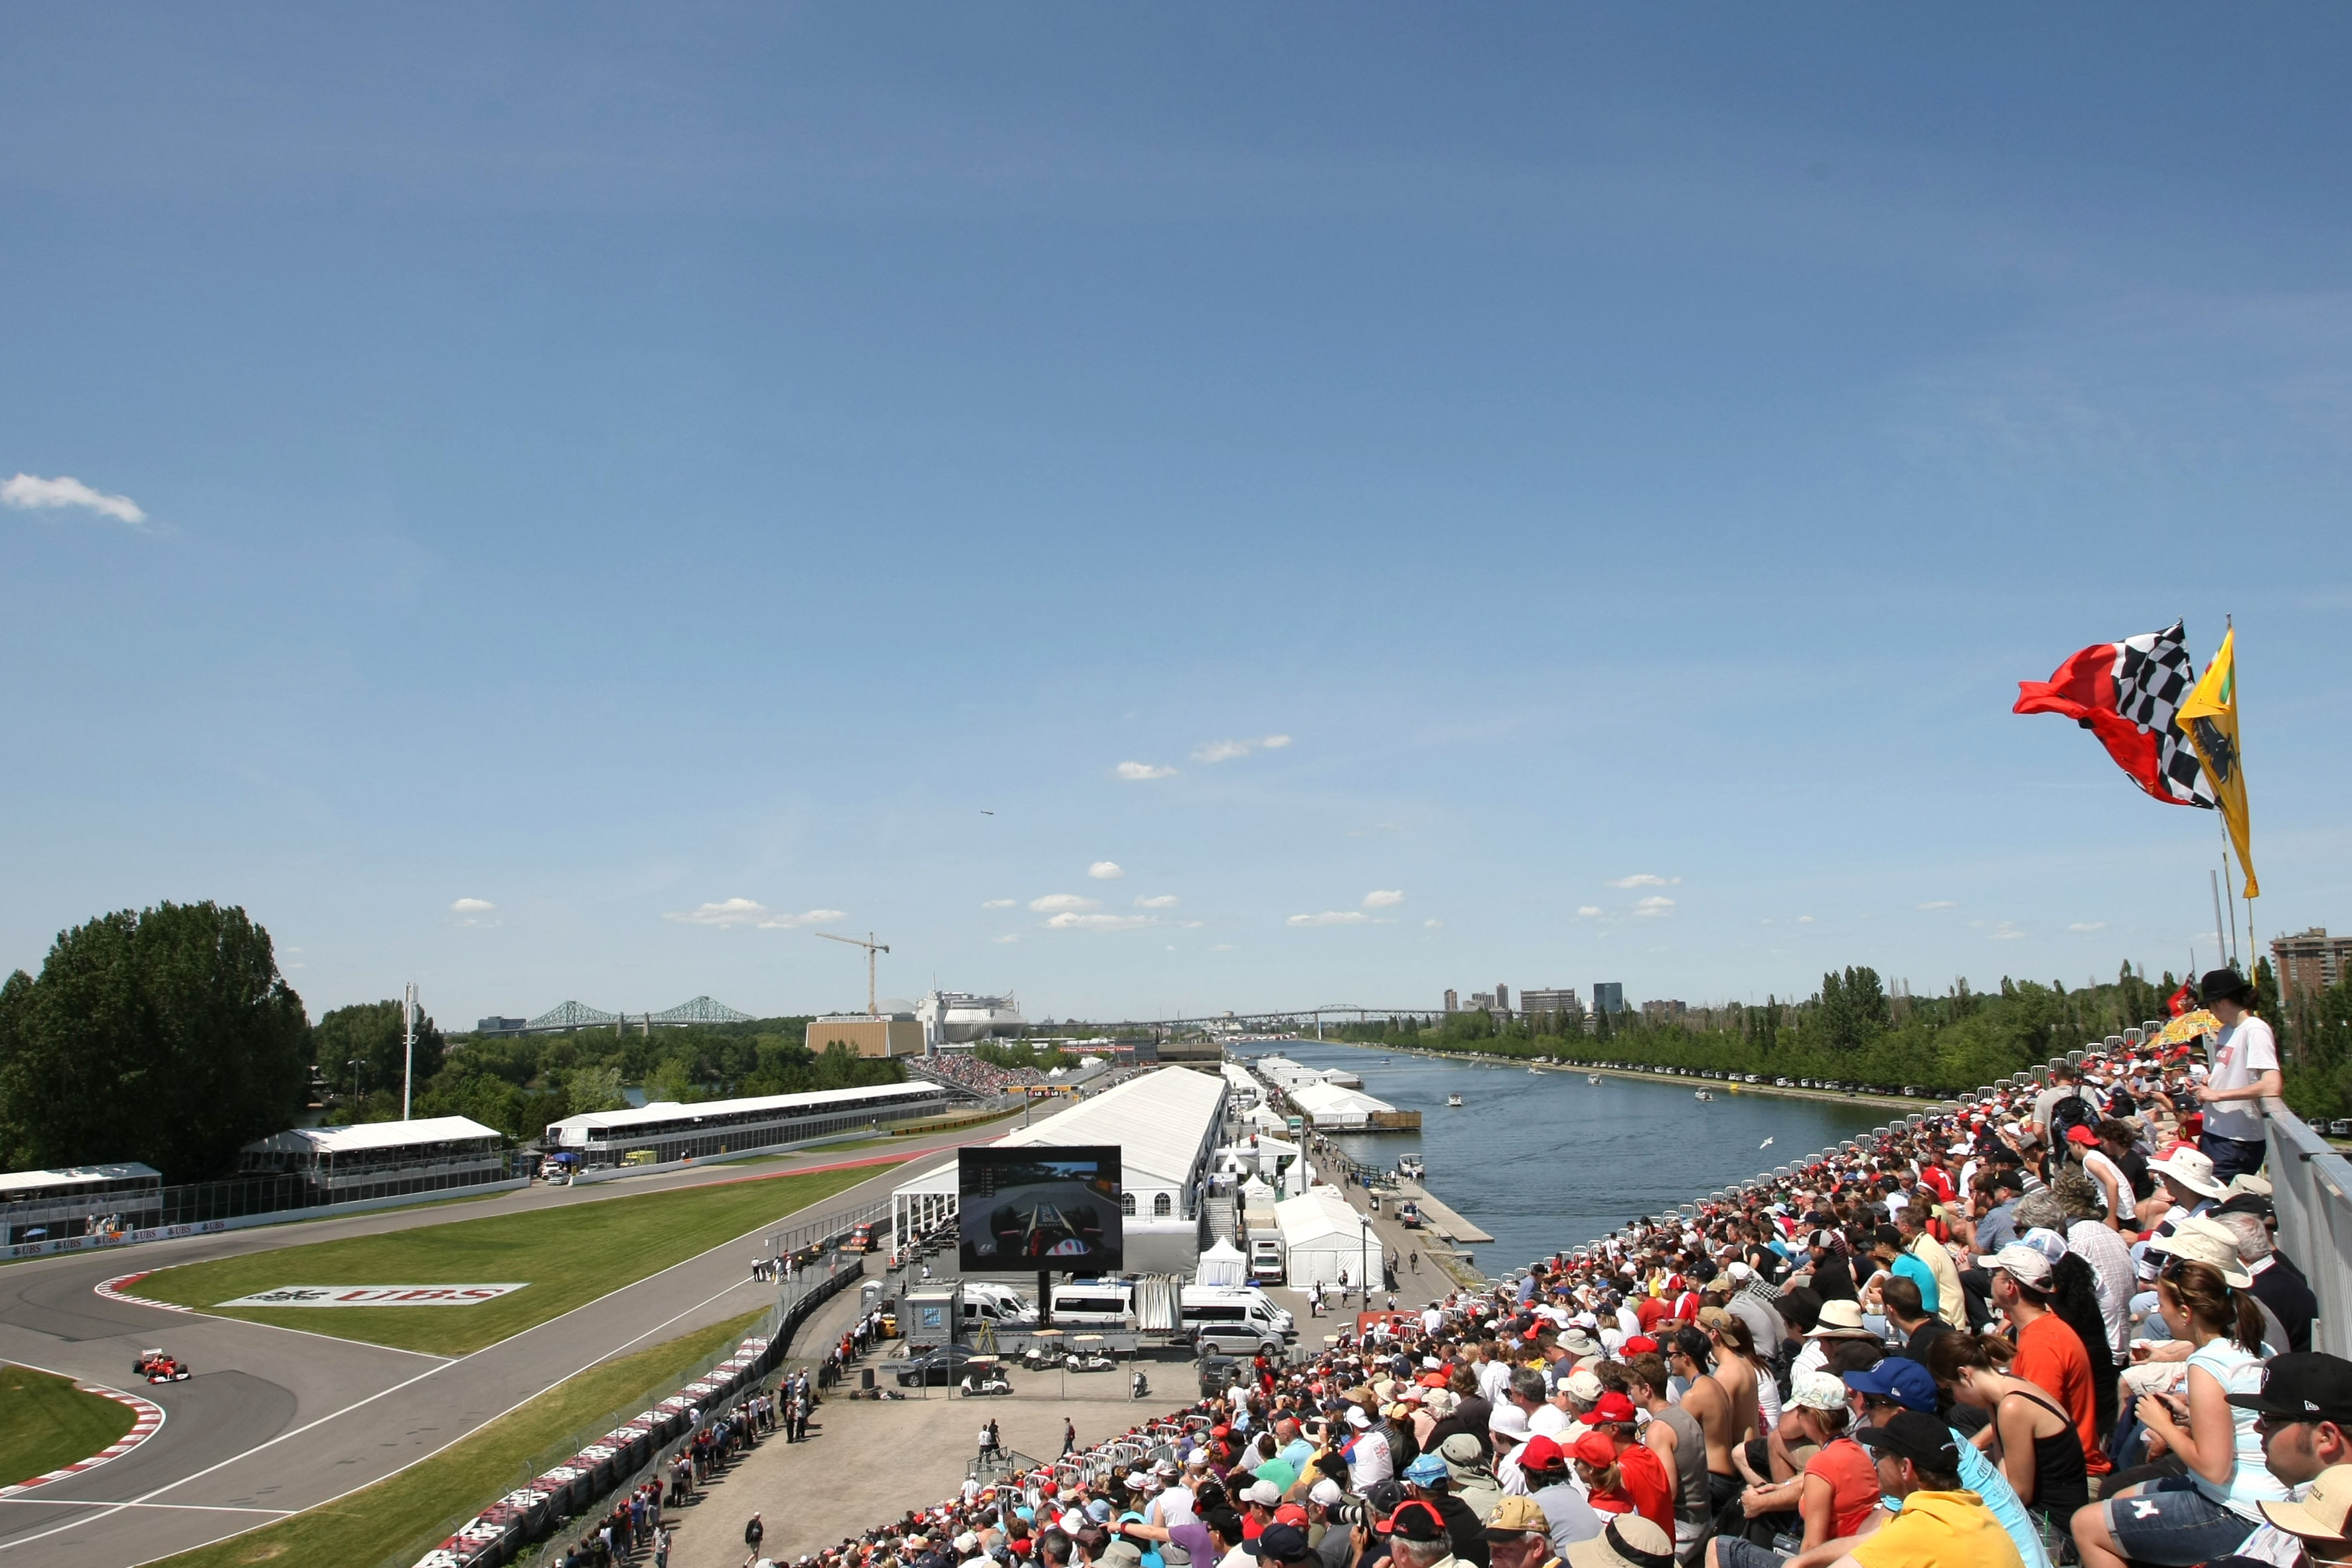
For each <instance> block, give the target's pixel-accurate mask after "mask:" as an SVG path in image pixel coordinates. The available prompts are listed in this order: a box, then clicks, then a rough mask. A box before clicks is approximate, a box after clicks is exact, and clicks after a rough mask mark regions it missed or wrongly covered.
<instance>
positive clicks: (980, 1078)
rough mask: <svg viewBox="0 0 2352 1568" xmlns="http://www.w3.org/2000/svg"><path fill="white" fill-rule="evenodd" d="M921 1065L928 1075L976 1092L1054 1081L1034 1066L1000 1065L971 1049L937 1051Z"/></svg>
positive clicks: (1005, 1091) (1004, 1091)
mask: <svg viewBox="0 0 2352 1568" xmlns="http://www.w3.org/2000/svg"><path fill="white" fill-rule="evenodd" d="M922 1065H923V1071H924V1072H925V1073H926V1074H928V1075H929V1076H930V1077H932V1078H936V1079H941V1080H942V1081H944V1082H947V1083H951V1084H953V1085H955V1086H956V1087H957V1088H959V1089H971V1091H972V1092H973V1093H975V1094H986V1095H998V1094H1011V1093H1013V1092H1014V1091H1015V1090H1017V1089H1031V1088H1035V1087H1036V1086H1038V1085H1040V1084H1045V1083H1050V1082H1052V1081H1053V1080H1052V1079H1048V1078H1047V1077H1046V1076H1045V1074H1044V1073H1043V1072H1040V1071H1039V1070H1038V1069H1037V1068H1006V1067H998V1066H997V1065H996V1064H995V1063H994V1062H984V1061H982V1060H981V1059H980V1058H978V1057H976V1056H973V1055H972V1054H971V1052H969V1051H939V1052H935V1053H934V1054H932V1055H930V1056H929V1057H926V1058H922Z"/></svg>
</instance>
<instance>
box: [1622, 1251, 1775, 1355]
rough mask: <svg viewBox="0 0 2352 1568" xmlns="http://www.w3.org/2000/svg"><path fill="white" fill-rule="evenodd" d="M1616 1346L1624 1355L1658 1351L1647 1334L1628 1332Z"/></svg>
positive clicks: (1655, 1352)
mask: <svg viewBox="0 0 2352 1568" xmlns="http://www.w3.org/2000/svg"><path fill="white" fill-rule="evenodd" d="M1743 1267H1744V1265H1743ZM1617 1348H1618V1350H1619V1351H1620V1352H1622V1353H1623V1354H1626V1355H1655V1354H1657V1353H1658V1342H1657V1341H1655V1340H1654V1339H1652V1338H1651V1337H1650V1336H1649V1335H1647V1334H1628V1335H1626V1336H1625V1342H1624V1343H1623V1344H1622V1345H1619V1346H1618V1347H1617Z"/></svg>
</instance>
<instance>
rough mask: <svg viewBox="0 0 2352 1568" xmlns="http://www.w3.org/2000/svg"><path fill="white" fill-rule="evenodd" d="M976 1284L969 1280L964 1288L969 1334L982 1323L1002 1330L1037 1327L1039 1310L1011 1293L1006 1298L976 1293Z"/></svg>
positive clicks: (986, 1292) (964, 1324)
mask: <svg viewBox="0 0 2352 1568" xmlns="http://www.w3.org/2000/svg"><path fill="white" fill-rule="evenodd" d="M974 1283H975V1281H972V1280H969V1279H967V1280H965V1281H964V1287H963V1291H964V1294H963V1326H964V1330H965V1331H966V1332H967V1333H969V1332H971V1331H974V1330H976V1329H978V1328H979V1327H980V1325H981V1324H982V1323H993V1324H995V1325H996V1326H997V1327H998V1328H1000V1329H1013V1328H1034V1327H1035V1326H1036V1323H1037V1309H1035V1308H1034V1307H1032V1306H1031V1305H1029V1303H1028V1302H1027V1301H1025V1300H1022V1299H1021V1298H1020V1297H1019V1296H1014V1295H1012V1294H1011V1293H1010V1292H1007V1293H1006V1295H1004V1296H999V1295H996V1294H994V1293H993V1292H989V1291H981V1292H979V1293H974V1291H973V1289H972V1287H973V1285H974ZM1008 1298H1009V1299H1008Z"/></svg>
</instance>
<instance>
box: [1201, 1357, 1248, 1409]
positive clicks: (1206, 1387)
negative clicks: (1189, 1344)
mask: <svg viewBox="0 0 2352 1568" xmlns="http://www.w3.org/2000/svg"><path fill="white" fill-rule="evenodd" d="M1240 1365H1241V1363H1240V1362H1238V1361H1236V1360H1235V1359H1234V1357H1232V1356H1229V1355H1204V1356H1202V1358H1201V1397H1202V1398H1203V1399H1214V1398H1217V1397H1218V1396H1219V1395H1221V1394H1224V1393H1225V1392H1226V1391H1227V1390H1228V1389H1230V1388H1232V1387H1233V1385H1234V1377H1235V1376H1236V1375H1238V1374H1237V1373H1236V1371H1235V1369H1236V1368H1237V1367H1239V1366H1240Z"/></svg>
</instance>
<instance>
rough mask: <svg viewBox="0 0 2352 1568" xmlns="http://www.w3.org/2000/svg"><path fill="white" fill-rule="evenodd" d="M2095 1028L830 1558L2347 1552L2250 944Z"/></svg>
mask: <svg viewBox="0 0 2352 1568" xmlns="http://www.w3.org/2000/svg"><path fill="white" fill-rule="evenodd" d="M2203 993H2204V994H2203V995H2202V996H2201V997H2200V1000H2201V1001H2202V1002H2203V1003H2204V1004H2206V1005H2208V1006H2210V1008H2211V1009H2212V1012H2213V1014H2214V1016H2215V1017H2216V1018H2217V1020H2218V1022H2219V1032H2218V1036H2217V1037H2214V1038H2212V1039H2211V1041H2210V1047H2209V1051H2208V1059H2207V1060H2191V1059H2190V1058H2191V1056H2192V1055H2193V1054H2194V1053H2192V1052H2187V1051H2184V1052H2179V1053H2174V1054H2163V1053H2158V1052H2155V1051H2152V1050H2138V1051H2132V1052H2127V1053H2123V1054H2119V1055H2115V1056H2097V1057H2094V1058H2091V1059H2090V1060H2088V1061H2086V1062H2085V1064H2084V1069H2083V1070H2082V1071H2081V1072H2079V1073H2073V1072H2070V1073H2063V1074H2053V1080H2052V1081H2051V1082H2050V1084H2049V1085H2048V1086H2047V1087H2046V1088H2045V1087H2040V1086H2036V1087H2035V1088H2032V1089H2021V1090H2018V1091H2015V1092H2008V1091H2004V1092H2000V1093H1995V1094H1990V1095H1988V1096H1986V1097H1984V1098H1983V1099H1981V1100H1978V1101H1975V1102H1973V1103H1969V1104H1968V1105H1965V1106H1963V1107H1962V1108H1960V1109H1959V1110H1948V1111H1945V1112H1942V1113H1939V1114H1936V1115H1931V1116H1928V1117H1926V1118H1924V1119H1923V1120H1921V1121H1917V1122H1916V1123H1913V1124H1909V1125H1906V1126H1904V1127H1901V1128H1898V1129H1895V1130H1894V1131H1890V1132H1888V1133H1886V1134H1885V1135H1883V1136H1880V1137H1878V1138H1876V1139H1874V1140H1872V1141H1870V1142H1868V1143H1866V1144H1864V1145H1863V1146H1858V1147H1854V1148H1852V1149H1849V1150H1846V1151H1843V1152H1836V1153H1832V1154H1825V1155H1823V1156H1822V1157H1820V1158H1819V1159H1817V1160H1814V1161H1812V1162H1810V1163H1806V1164H1804V1165H1802V1166H1801V1167H1799V1168H1795V1169H1793V1170H1792V1171H1791V1172H1790V1173H1789V1174H1788V1175H1787V1176H1785V1177H1782V1178H1779V1179H1775V1180H1767V1181H1763V1182H1759V1183H1758V1184H1752V1185H1751V1186H1749V1187H1748V1188H1746V1189H1743V1190H1742V1191H1740V1192H1739V1193H1738V1194H1731V1195H1727V1196H1725V1197H1723V1198H1721V1199H1719V1200H1717V1201H1713V1202H1709V1203H1706V1204H1704V1205H1696V1212H1694V1213H1690V1214H1687V1215H1676V1216H1674V1217H1672V1218H1670V1219H1666V1220H1664V1221H1654V1222H1649V1223H1645V1224H1642V1225H1638V1226H1632V1227H1628V1228H1626V1229H1624V1230H1622V1231H1620V1232H1618V1233H1617V1234H1616V1235H1614V1236H1612V1237H1609V1238H1608V1239H1606V1240H1605V1241H1602V1242H1600V1243H1597V1244H1594V1245H1591V1246H1589V1247H1584V1248H1582V1249H1580V1250H1578V1251H1576V1252H1573V1253H1569V1254H1562V1255H1556V1256H1554V1257H1553V1258H1549V1259H1545V1260H1542V1261H1540V1262H1538V1263H1537V1264H1534V1265H1531V1266H1529V1267H1528V1268H1527V1269H1525V1270H1524V1271H1521V1272H1519V1273H1517V1274H1515V1275H1514V1276H1513V1277H1511V1278H1510V1279H1507V1280H1504V1281H1500V1282H1496V1283H1494V1284H1491V1285H1490V1286H1489V1287H1488V1288H1487V1289H1484V1290H1481V1291H1467V1290H1465V1291H1458V1292H1456V1293H1454V1294H1453V1295H1450V1296H1448V1297H1446V1298H1444V1300H1440V1301H1438V1302H1435V1303H1433V1304H1432V1305H1431V1306H1430V1307H1428V1308H1427V1310H1424V1311H1423V1312H1421V1313H1420V1314H1418V1315H1415V1314H1411V1313H1407V1314H1402V1315H1395V1314H1372V1315H1370V1321H1369V1322H1368V1324H1367V1326H1366V1327H1365V1329H1364V1331H1363V1332H1362V1333H1361V1334H1360V1335H1358V1334H1342V1335H1339V1336H1337V1337H1336V1341H1335V1342H1332V1343H1330V1344H1329V1345H1328V1346H1325V1347H1318V1348H1317V1349H1316V1350H1315V1351H1314V1352H1313V1353H1311V1354H1310V1355H1309V1356H1308V1357H1307V1359H1306V1360H1304V1361H1301V1362H1297V1363H1291V1364H1270V1363H1267V1362H1266V1361H1265V1360H1263V1359H1261V1360H1259V1361H1257V1362H1255V1363H1238V1364H1237V1367H1236V1373H1235V1381H1234V1384H1233V1385H1232V1386H1231V1387H1229V1388H1226V1389H1224V1390H1223V1391H1222V1392H1220V1393H1218V1394H1216V1395H1215V1396H1213V1397H1210V1398H1204V1399H1203V1400H1202V1401H1200V1402H1199V1403H1197V1404H1195V1405H1192V1406H1191V1407H1190V1408H1188V1409H1186V1410H1183V1411H1180V1412H1177V1413H1176V1414H1175V1415H1171V1416H1170V1417H1169V1418H1168V1419H1167V1420H1166V1421H1164V1422H1162V1423H1160V1424H1159V1425H1157V1426H1155V1427H1154V1428H1152V1429H1150V1430H1147V1431H1143V1432H1139V1433H1130V1434H1129V1435H1127V1436H1125V1437H1123V1438H1121V1439H1119V1440H1118V1441H1117V1442H1116V1443H1114V1444H1111V1445H1106V1446H1104V1447H1098V1448H1097V1449H1096V1450H1093V1451H1091V1452H1077V1453H1073V1454H1070V1455H1066V1456H1065V1457H1064V1458H1063V1459H1062V1460H1061V1461H1059V1462H1057V1463H1056V1464H1055V1465H1051V1466H1046V1467H1041V1468H1035V1469H1032V1470H1029V1471H1026V1472H1022V1473H1015V1474H1013V1475H1010V1476H1008V1477H1006V1478H1005V1479H1003V1480H1001V1481H1000V1482H998V1483H997V1484H996V1485H993V1486H982V1485H981V1484H980V1483H979V1481H978V1480H976V1479H975V1480H973V1481H971V1482H968V1483H967V1484H966V1486H965V1488H964V1489H963V1491H962V1492H961V1494H960V1495H958V1496H957V1497H954V1498H951V1499H949V1500H945V1501H943V1502H941V1503H940V1504H938V1505H936V1506H934V1507H932V1508H929V1509H927V1510H920V1511H914V1512H909V1513H908V1514H906V1515H905V1516H903V1517H902V1518H900V1519H898V1520H897V1521H892V1522H891V1523H889V1524H887V1525H884V1526H879V1527H877V1528H876V1529H873V1530H869V1531H866V1532H865V1533H864V1534H863V1535H862V1536H859V1537H857V1538H855V1539H852V1540H846V1541H843V1542H839V1543H837V1544H835V1545H834V1546H831V1547H828V1548H827V1549H825V1550H824V1551H822V1552H814V1553H811V1554H809V1555H807V1556H804V1557H803V1558H802V1559H801V1560H800V1561H801V1563H803V1564H804V1565H806V1568H1075V1565H1081V1564H1082V1565H1084V1568H1276V1565H1279V1568H1293V1565H1296V1568H1451V1565H1452V1564H1453V1563H1454V1562H1455V1561H1456V1560H1457V1559H1458V1560H1460V1561H1462V1562H1464V1563H1469V1564H1472V1565H1474V1568H1553V1565H1555V1564H1557V1563H1562V1562H1564V1563H1568V1564H1570V1565H1571V1568H1604V1565H1605V1568H1673V1565H1674V1564H1675V1563H1681V1564H1683V1565H1685V1568H1699V1565H1701V1564H1704V1565H1705V1568H1762V1565H1764V1564H1782V1563H1789V1564H1794V1565H1795V1568H1829V1565H1832V1564H1834V1565H1838V1568H1843V1565H1846V1564H1855V1565H1859V1568H1913V1565H1918V1568H1979V1565H1981V1568H2053V1564H2054V1563H2067V1562H2081V1563H2085V1564H2090V1565H2093V1568H2112V1565H2116V1564H2121V1563H2150V1564H2191V1563H2270V1564H2273V1565H2274V1568H2295V1565H2297V1564H2304V1563H2310V1564H2329V1563H2346V1562H2347V1561H2352V1542H2347V1541H2346V1540H2345V1539H2344V1537H2345V1534H2346V1531H2347V1508H2352V1441H2347V1429H2352V1363H2347V1362H2346V1361H2344V1360H2342V1359H2340V1358H2337V1357H2335V1356H2332V1355H2326V1354H2322V1353H2315V1352H2312V1351H2311V1349H2310V1340H2311V1331H2312V1325H2313V1318H2314V1311H2315V1303H2314V1300H2313V1297H2312V1292H2311V1290H2310V1289H2309V1288H2308V1285H2307V1284H2306V1283H2305V1281H2304V1280H2303V1279H2302V1277H2301V1276H2300V1274H2299V1273H2298V1272H2297V1270H2296V1267H2295V1264H2294V1261H2293V1260H2292V1259H2290V1258H2286V1257H2285V1256H2284V1254H2283V1253H2282V1252H2280V1250H2279V1249H2278V1247H2277V1245H2276V1240H2275V1236H2274V1232H2273V1215H2272V1212H2271V1205H2270V1201H2269V1198H2270V1186H2269V1184H2268V1183H2267V1182H2266V1181H2264V1180H2263V1177H2262V1175H2261V1167H2262V1162H2263V1145H2262V1142H2261V1121H2260V1115H2259V1108H2258V1106H2257V1105H2256V1103H2255V1102H2256V1101H2257V1100H2259V1099H2260V1098H2261V1097H2262V1096H2263V1095H2264V1094H2266V1093H2268V1094H2275V1093H2276V1091H2277V1087H2278V1086H2277V1058H2276V1054H2275V1044H2274V1042H2273V1040H2272V1038H2271V1037H2270V1031H2269V1028H2268V1026H2266V1025H2264V1024H2263V1021H2262V1020H2261V1019H2259V1018H2258V1017H2256V1016H2253V1015H2252V1013H2251V1012H2249V1011H2248V1010H2247V1009H2248V1006H2249V1005H2250V1003H2251V993H2250V991H2249V989H2248V988H2247V987H2246V986H2245V984H2244V983H2243V982H2242V980H2241V979H2239V977H2238V976H2236V975H2235V974H2233V973H2230V972H2227V971H2221V972H2216V973H2213V974H2210V975H2208V976H2206V977H2205V982H2204V985H2203Z"/></svg>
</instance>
